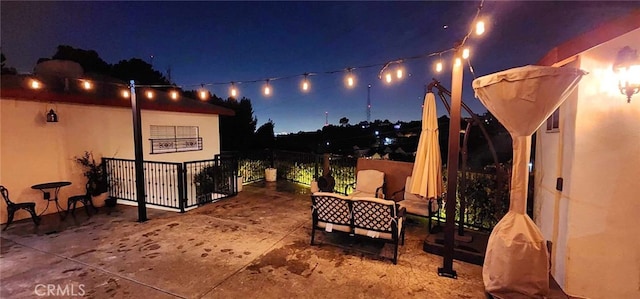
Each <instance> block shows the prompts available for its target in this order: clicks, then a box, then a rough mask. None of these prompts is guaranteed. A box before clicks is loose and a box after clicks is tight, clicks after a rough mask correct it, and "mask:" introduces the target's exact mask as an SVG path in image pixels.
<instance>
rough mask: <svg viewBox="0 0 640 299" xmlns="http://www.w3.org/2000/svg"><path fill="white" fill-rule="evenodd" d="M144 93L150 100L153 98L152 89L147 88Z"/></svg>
mask: <svg viewBox="0 0 640 299" xmlns="http://www.w3.org/2000/svg"><path fill="white" fill-rule="evenodd" d="M144 94H145V95H146V96H147V99H150V100H151V99H153V91H152V90H147V91H146V92H145V93H144Z"/></svg>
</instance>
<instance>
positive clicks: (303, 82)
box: [302, 73, 309, 91]
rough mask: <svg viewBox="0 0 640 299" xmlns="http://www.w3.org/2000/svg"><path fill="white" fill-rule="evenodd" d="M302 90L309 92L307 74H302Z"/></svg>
mask: <svg viewBox="0 0 640 299" xmlns="http://www.w3.org/2000/svg"><path fill="white" fill-rule="evenodd" d="M302 90H303V91H309V74H308V73H306V74H304V79H302Z"/></svg>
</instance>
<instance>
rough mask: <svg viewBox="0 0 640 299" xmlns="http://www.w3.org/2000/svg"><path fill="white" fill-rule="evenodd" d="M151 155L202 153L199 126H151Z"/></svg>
mask: <svg viewBox="0 0 640 299" xmlns="http://www.w3.org/2000/svg"><path fill="white" fill-rule="evenodd" d="M150 135H151V138H150V139H149V140H150V141H151V153H152V154H164V153H175V152H188V151H201V150H202V137H200V133H199V128H198V127H197V126H157V125H151V128H150Z"/></svg>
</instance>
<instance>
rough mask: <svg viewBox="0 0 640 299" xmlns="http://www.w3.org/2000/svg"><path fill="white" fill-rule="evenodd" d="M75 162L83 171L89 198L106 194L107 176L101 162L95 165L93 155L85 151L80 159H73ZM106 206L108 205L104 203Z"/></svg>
mask: <svg viewBox="0 0 640 299" xmlns="http://www.w3.org/2000/svg"><path fill="white" fill-rule="evenodd" d="M75 161H76V162H77V163H78V164H80V165H81V166H82V168H83V169H84V173H83V174H84V176H85V177H86V178H87V184H88V188H89V192H90V193H91V196H98V195H100V194H102V193H105V192H107V189H108V188H107V187H108V186H107V175H106V173H105V170H104V168H103V166H102V162H100V163H97V162H96V160H95V159H94V158H93V153H92V152H90V151H85V152H84V154H83V155H82V156H80V157H75ZM106 204H108V203H106Z"/></svg>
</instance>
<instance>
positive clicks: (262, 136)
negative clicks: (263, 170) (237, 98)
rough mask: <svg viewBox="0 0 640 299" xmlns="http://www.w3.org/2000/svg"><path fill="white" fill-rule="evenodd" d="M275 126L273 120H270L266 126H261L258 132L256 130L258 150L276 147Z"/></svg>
mask: <svg viewBox="0 0 640 299" xmlns="http://www.w3.org/2000/svg"><path fill="white" fill-rule="evenodd" d="M274 127H275V124H274V123H273V120H271V119H269V121H267V122H266V123H265V124H263V125H262V126H260V128H258V130H256V135H255V136H256V137H255V141H256V148H258V149H264V148H273V147H274V145H275V134H274V130H273V129H274Z"/></svg>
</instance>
